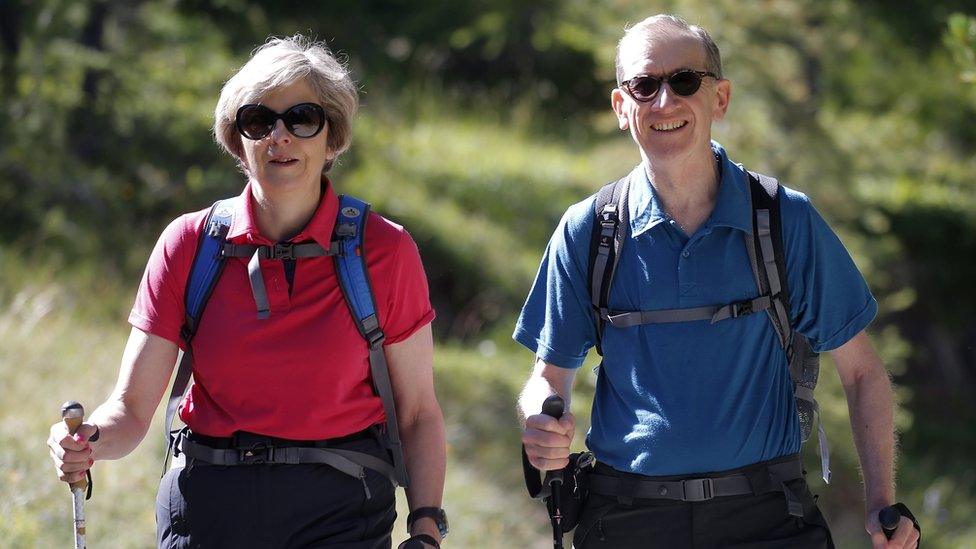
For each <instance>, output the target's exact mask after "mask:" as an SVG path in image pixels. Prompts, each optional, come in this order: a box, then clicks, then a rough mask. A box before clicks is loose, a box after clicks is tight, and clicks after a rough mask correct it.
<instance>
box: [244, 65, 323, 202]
mask: <svg viewBox="0 0 976 549" xmlns="http://www.w3.org/2000/svg"><path fill="white" fill-rule="evenodd" d="M299 103H315V104H318V103H319V101H318V98H317V96H316V95H315V92H314V91H313V90H312V87H311V86H310V85H309V84H308V82H306V81H305V80H298V81H296V82H294V83H292V84H289V85H288V86H285V87H282V88H278V89H276V90H274V91H272V92H271V93H269V94H267V95H265V96H264V97H262V98H261V99H260V100H258V101H257V104H259V105H263V106H265V107H267V108H269V109H271V110H272V111H274V112H276V113H284V112H285V111H286V110H288V109H289V108H290V107H292V106H294V105H297V104H299ZM328 134H329V126H328V124H327V123H326V125H325V127H323V128H322V131H320V132H319V133H318V134H317V135H315V136H314V137H308V138H302V137H296V136H295V135H293V134H292V133H291V132H289V131H288V129H287V128H286V127H285V123H284V121H283V120H281V119H279V120H277V121H275V123H274V128H273V129H272V130H271V133H269V134H268V135H266V136H265V137H263V138H261V139H256V140H254V139H248V138H247V137H244V136H243V135H242V136H241V143H242V145H243V154H244V156H243V158H242V160H243V161H244V163H245V165H246V167H247V172H248V175H249V176H250V178H251V180H253V181H254V182H255V183H256V184H258V185H260V186H261V188H262V189H263V190H264V192H265V193H279V192H288V191H302V190H309V189H310V188H315V189H317V188H318V186H319V184H320V181H321V177H322V170H323V169H324V167H325V163H326V161H327V160H328V159H329V157H330V156H331V154H332V153H331V152H330V151H329V150H328V149H327V145H326V142H327V139H328Z"/></svg>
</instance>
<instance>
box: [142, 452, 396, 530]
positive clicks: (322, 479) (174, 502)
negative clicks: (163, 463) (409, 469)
mask: <svg viewBox="0 0 976 549" xmlns="http://www.w3.org/2000/svg"><path fill="white" fill-rule="evenodd" d="M342 448H343V449H348V450H356V451H361V452H365V453H369V454H371V455H375V456H377V457H382V458H384V459H389V455H388V453H387V452H386V450H384V449H383V448H382V447H381V446H380V444H379V442H377V441H376V440H373V439H368V440H357V441H355V442H349V443H346V444H343V445H342ZM367 490H368V493H369V497H367ZM395 503H396V502H395V494H394V487H393V483H392V482H391V481H390V480H389V479H388V478H387V477H385V476H383V475H382V474H380V473H377V472H376V471H373V470H371V469H366V470H365V477H364V478H363V479H358V478H354V477H352V476H349V475H347V474H345V473H342V472H340V471H339V470H337V469H334V468H332V467H330V466H328V465H323V464H312V463H309V464H296V465H277V464H274V465H272V464H247V465H236V466H225V465H211V464H209V463H206V462H203V461H201V460H193V459H188V460H187V463H186V465H185V466H184V467H179V468H174V469H171V470H170V471H168V472H167V473H166V475H164V476H163V478H162V480H161V481H160V483H159V493H158V495H157V497H156V539H157V544H158V546H159V547H160V548H161V549H162V548H166V549H170V548H172V549H176V548H180V549H182V548H188V547H205V548H208V549H209V548H211V547H216V548H219V547H248V548H250V547H254V548H290V547H331V548H339V547H341V548H344V549H346V548H348V549H390V547H391V545H392V537H391V533H392V530H393V523H394V520H395V519H396V509H395Z"/></svg>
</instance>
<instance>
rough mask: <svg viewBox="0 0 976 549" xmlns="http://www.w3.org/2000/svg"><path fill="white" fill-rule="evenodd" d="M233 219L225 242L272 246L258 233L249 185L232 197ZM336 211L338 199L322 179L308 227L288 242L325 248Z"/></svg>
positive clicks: (269, 241)
mask: <svg viewBox="0 0 976 549" xmlns="http://www.w3.org/2000/svg"><path fill="white" fill-rule="evenodd" d="M235 200H236V204H235V214H234V220H233V221H232V222H231V224H230V230H229V231H228V232H227V240H229V241H231V242H234V243H252V244H273V242H272V241H271V240H270V239H268V238H267V237H265V236H263V235H261V233H260V232H259V231H258V224H257V218H256V217H255V215H254V197H253V195H252V194H251V182H250V181H248V183H247V185H245V186H244V191H243V192H242V193H241V194H240V195H239V196H237V197H236V198H235ZM338 211H339V197H338V196H336V194H335V190H334V189H333V187H332V182H331V181H329V179H328V178H327V177H325V176H324V175H323V176H322V196H321V198H320V199H319V205H318V208H316V209H315V213H313V214H312V218H311V219H309V221H308V224H306V225H305V228H303V229H302V230H301V231H299V232H298V234H297V235H295V236H294V237H293V238H291V239H289V240H288V242H308V241H310V240H312V241H315V242H317V243H318V244H319V245H321V246H322V247H323V248H325V249H328V248H329V245H330V244H331V241H332V229H333V228H334V227H335V220H336V214H337V213H338Z"/></svg>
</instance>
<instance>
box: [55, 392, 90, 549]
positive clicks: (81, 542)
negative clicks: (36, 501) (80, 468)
mask: <svg viewBox="0 0 976 549" xmlns="http://www.w3.org/2000/svg"><path fill="white" fill-rule="evenodd" d="M61 419H62V420H64V424H65V426H66V427H67V428H68V434H71V435H74V434H75V433H77V432H78V428H80V427H81V424H82V423H83V422H84V421H85V408H84V406H82V405H81V404H80V403H78V402H76V401H74V400H69V401H68V402H65V403H64V404H62V405H61ZM68 486H69V487H70V489H71V503H72V506H71V509H72V518H73V519H74V527H75V549H85V547H86V545H85V490H86V489H88V475H87V474H86V475H85V476H84V477H82V478H81V479H79V480H76V481H75V482H72V483H70V484H68Z"/></svg>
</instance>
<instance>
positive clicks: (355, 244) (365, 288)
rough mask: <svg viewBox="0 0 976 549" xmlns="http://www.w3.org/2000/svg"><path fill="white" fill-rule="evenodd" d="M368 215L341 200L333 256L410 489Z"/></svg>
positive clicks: (399, 472) (399, 479) (357, 204)
mask: <svg viewBox="0 0 976 549" xmlns="http://www.w3.org/2000/svg"><path fill="white" fill-rule="evenodd" d="M368 215H369V204H367V203H366V202H363V201H362V200H359V199H358V198H355V197H352V196H348V195H340V196H339V213H338V214H337V217H336V223H335V229H334V234H333V240H334V241H335V242H338V244H339V249H340V253H339V254H337V255H335V256H333V260H334V262H335V269H336V274H337V276H338V278H339V287H340V288H341V289H342V295H343V296H344V297H345V298H346V304H347V305H348V306H349V311H350V313H351V314H352V316H353V320H355V323H356V327H357V328H358V329H359V333H360V335H362V336H363V339H365V340H366V344H367V345H368V347H369V369H370V375H371V377H372V378H373V389H374V390H375V391H376V394H377V395H378V396H379V397H380V400H381V401H382V402H383V411H384V413H385V414H386V438H387V443H388V444H389V446H390V450H391V451H392V452H393V466H394V468H395V470H396V478H394V479H393V481H394V482H396V483H397V484H399V485H400V486H403V487H406V486H408V484H409V478H408V476H407V469H406V463H405V462H404V458H403V445H402V443H401V442H400V429H399V427H398V424H397V417H396V406H395V402H394V400H393V386H392V384H391V382H390V371H389V367H388V365H387V363H386V355H385V353H384V352H383V341H384V340H385V339H386V335H385V334H384V333H383V329H382V328H381V327H380V323H379V319H378V317H377V312H376V300H375V298H374V296H373V289H372V287H371V285H370V282H369V272H368V270H367V268H366V251H365V248H364V245H363V244H364V241H365V234H364V233H365V230H366V219H367V217H368Z"/></svg>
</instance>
